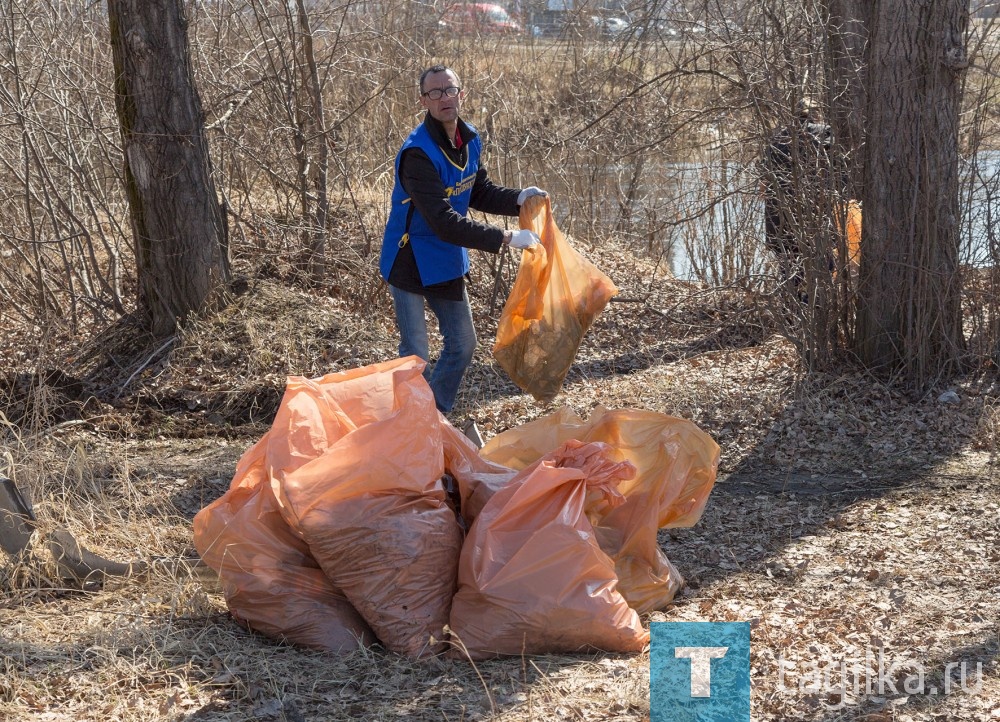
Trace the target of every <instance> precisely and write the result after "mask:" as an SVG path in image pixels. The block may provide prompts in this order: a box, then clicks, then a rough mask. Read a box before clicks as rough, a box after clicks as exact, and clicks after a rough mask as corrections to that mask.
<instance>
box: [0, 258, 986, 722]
mask: <svg viewBox="0 0 1000 722" xmlns="http://www.w3.org/2000/svg"><path fill="white" fill-rule="evenodd" d="M587 250H588V254H589V255H591V257H592V258H594V260H595V262H597V263H598V265H599V266H601V267H602V268H603V269H604V270H605V271H606V272H607V273H608V274H609V275H610V276H611V277H612V278H613V279H614V280H615V282H616V283H617V284H618V285H619V287H620V289H621V293H620V294H619V297H618V299H617V300H616V301H615V302H613V303H612V304H610V305H609V307H608V308H607V310H606V311H605V312H604V313H603V314H602V315H601V316H600V317H599V318H598V320H597V322H596V324H595V326H594V328H593V329H592V330H591V333H590V334H589V335H588V337H587V339H586V340H585V343H584V346H583V348H581V350H580V353H579V355H578V357H577V362H576V364H575V365H574V367H573V369H572V370H571V372H570V374H569V377H568V378H567V381H566V384H565V387H564V391H563V393H562V394H560V396H559V397H558V398H557V399H556V400H555V401H554V402H553V403H552V404H547V405H540V404H537V403H536V402H535V401H533V400H532V399H531V397H530V396H526V395H523V394H521V393H520V391H519V390H518V389H517V388H516V387H515V386H514V385H513V384H512V383H511V382H510V381H509V379H507V378H506V376H505V374H504V373H503V371H502V370H500V369H499V368H498V367H497V366H496V365H495V364H494V363H493V362H492V360H491V358H490V354H489V346H490V343H491V341H492V336H493V334H494V333H495V320H494V318H495V313H494V314H491V313H490V308H489V299H490V296H491V291H492V287H491V285H490V282H489V281H488V280H487V278H488V274H487V273H486V271H485V270H483V268H484V267H483V264H482V263H479V264H478V265H477V266H476V268H477V269H479V270H478V272H477V273H478V275H476V276H474V279H473V281H474V282H473V286H472V288H473V295H474V307H475V311H476V321H477V327H478V329H479V332H480V341H481V343H480V349H479V352H478V354H477V357H476V360H475V362H474V365H473V368H472V370H471V371H470V374H469V376H468V378H467V379H466V382H465V385H464V388H463V394H462V396H461V398H460V400H459V405H458V407H457V408H456V409H455V411H454V412H453V413H452V414H450V418H451V419H452V421H453V422H454V423H456V424H458V423H460V422H463V421H464V420H466V419H467V418H472V419H474V420H475V421H476V423H477V425H478V427H479V429H480V430H481V432H482V434H483V436H484V437H486V438H487V439H488V438H490V437H491V436H493V435H495V434H497V433H499V432H501V431H503V430H506V429H508V428H512V427H514V426H517V425H520V424H522V423H524V422H526V421H528V420H531V419H533V418H537V417H538V416H540V415H543V414H546V413H550V412H552V411H554V410H555V409H556V408H558V407H559V406H562V405H567V406H570V407H571V408H572V409H574V410H575V411H576V412H577V413H579V414H580V415H581V416H584V417H587V416H589V414H590V413H591V411H592V410H593V409H594V408H595V407H597V406H603V407H605V408H612V409H615V408H643V409H650V410H655V411H659V412H662V413H665V414H668V415H672V416H677V417H680V418H685V419H689V420H691V421H693V422H695V423H696V424H697V425H698V426H699V427H700V428H702V429H703V430H704V431H706V432H707V433H709V434H710V435H711V436H712V437H713V438H714V439H715V440H716V441H717V442H718V443H719V445H720V446H721V448H722V456H721V461H720V467H719V475H718V480H717V483H716V485H715V488H714V490H713V492H712V495H711V497H710V499H709V502H708V505H707V507H706V511H705V513H704V515H703V517H702V518H701V520H700V521H699V522H698V523H697V524H696V525H695V526H694V527H692V528H689V529H675V530H670V531H661V532H660V541H661V543H662V547H663V549H664V551H665V553H666V554H667V556H668V557H669V558H670V559H671V561H672V562H673V563H674V564H675V565H676V566H677V568H678V569H679V570H680V571H681V573H682V574H683V575H684V577H685V578H686V580H687V585H686V586H685V587H684V588H683V589H682V591H681V592H680V593H679V594H678V596H677V598H676V600H675V603H674V604H673V605H672V606H670V607H669V608H667V609H664V610H662V611H658V612H654V613H652V614H651V615H648V616H647V617H646V618H645V619H644V620H643V621H644V623H647V624H648V623H654V622H660V621H748V622H750V624H751V628H752V648H751V679H752V718H753V719H754V720H810V721H816V722H818V721H820V720H823V721H825V722H834V721H838V720H851V721H857V722H861V721H862V720H864V721H865V722H888V721H890V720H899V721H903V720H926V721H931V720H947V721H949V722H952V721H955V722H960V721H968V722H982V721H986V720H990V719H1000V675H998V668H997V666H998V659H997V657H998V652H1000V627H998V621H997V620H998V618H1000V614H998V612H1000V572H998V569H1000V564H998V562H1000V545H998V538H1000V484H998V478H1000V477H998V473H997V468H996V464H995V462H996V459H995V457H994V450H995V442H996V437H997V431H998V428H1000V427H998V422H997V411H996V410H997V402H996V399H997V386H996V378H995V375H993V373H992V372H990V373H970V374H969V375H968V376H966V377H963V378H960V379H956V380H953V381H952V382H950V383H949V384H948V385H947V386H941V387H940V388H934V389H931V390H929V391H927V392H926V393H924V394H922V395H919V396H918V395H914V394H911V393H907V392H905V391H903V390H901V389H898V388H896V387H894V386H892V385H889V384H885V383H882V382H880V381H878V380H876V379H874V378H871V377H869V376H868V375H866V374H864V373H862V372H859V371H856V370H851V368H850V367H848V366H846V365H845V366H844V367H843V369H842V370H840V371H837V372H827V373H823V374H813V375H805V374H803V372H802V370H801V368H800V365H799V363H798V362H797V359H796V355H795V353H794V349H793V347H792V346H791V345H790V344H789V342H788V341H787V340H786V339H784V338H782V336H781V335H780V334H778V333H776V331H775V329H774V328H773V327H772V326H771V325H770V323H769V322H768V320H767V314H766V313H764V312H763V311H762V310H760V309H758V308H756V307H755V305H754V304H753V303H751V302H750V301H748V299H746V298H744V297H742V296H741V295H740V294H738V293H734V292H726V293H722V292H709V291H706V290H704V289H699V288H696V287H692V286H690V285H685V284H680V283H678V282H676V281H673V280H671V279H669V278H665V277H663V276H662V275H661V272H660V268H659V267H658V266H657V265H656V264H655V263H653V262H652V261H649V260H647V259H642V258H636V257H633V256H631V255H629V254H625V253H622V252H621V251H620V250H615V249H587ZM345 289H349V290H345ZM331 294H332V295H326V294H321V293H315V292H307V291H304V290H300V289H297V288H296V286H295V285H294V284H293V283H291V282H289V280H288V279H287V278H275V277H270V278H265V277H262V276H255V277H252V278H249V279H248V280H247V283H246V290H245V292H244V293H242V294H241V295H240V296H238V297H237V298H236V299H235V301H234V303H233V304H232V305H231V306H230V307H229V308H228V309H226V310H224V311H222V312H220V313H218V314H216V315H214V316H211V317H208V318H206V319H203V320H201V321H198V322H195V323H191V324H189V326H188V327H187V328H186V329H185V330H184V332H183V333H182V334H180V335H179V336H178V337H176V338H175V339H174V340H173V341H172V342H170V343H168V344H164V343H163V342H162V341H159V342H154V341H152V340H148V339H143V338H141V337H138V336H137V335H136V334H135V332H134V328H132V327H130V326H129V325H128V324H127V323H123V324H120V325H119V326H118V327H116V328H113V329H109V330H107V331H105V333H104V334H103V335H102V336H101V337H99V338H97V339H92V340H90V341H88V342H86V343H83V344H79V345H75V344H72V343H66V344H61V343H57V342H55V341H53V342H48V341H46V344H47V345H46V346H45V347H44V348H41V346H42V344H40V343H39V342H38V341H37V338H34V337H33V336H32V333H31V332H30V330H29V331H25V332H21V331H18V330H17V329H11V330H10V332H9V333H5V334H4V336H3V338H4V346H5V348H4V354H5V356H4V358H6V359H7V360H8V362H7V364H5V366H4V368H3V369H0V373H2V374H4V376H3V378H4V380H5V381H4V386H3V388H4V390H5V393H6V395H7V401H6V405H5V417H6V418H7V419H8V420H9V422H8V423H7V424H6V425H5V426H4V428H5V429H6V431H5V432H4V434H5V435H4V436H0V457H2V458H4V460H5V466H6V467H7V468H8V469H9V471H8V474H9V475H11V476H13V477H14V478H15V479H16V480H17V481H18V483H19V485H20V486H21V487H22V488H24V489H25V490H26V491H27V492H29V493H30V494H31V496H32V498H33V500H34V511H35V513H36V515H37V517H38V519H39V525H40V526H41V527H42V529H43V531H44V530H45V529H48V528H51V527H52V526H55V525H63V526H66V527H68V528H69V529H71V530H72V531H73V532H74V533H75V534H76V535H77V537H78V538H79V539H80V540H81V541H82V542H83V543H84V544H86V545H87V546H89V547H90V548H92V549H93V550H94V551H96V552H98V553H101V554H103V555H105V556H108V557H110V558H113V559H120V560H127V559H133V558H136V559H142V560H145V561H148V562H153V564H152V567H151V571H150V572H148V573H147V574H145V575H143V576H141V577H135V578H128V579H121V580H115V581H113V582H110V583H108V584H107V585H105V586H104V588H97V589H91V590H86V591H78V590H74V589H71V588H70V585H67V584H65V583H63V582H61V581H60V580H59V579H58V578H57V577H56V576H55V575H54V574H53V573H52V569H51V564H50V563H49V560H46V558H45V557H44V554H42V553H41V551H37V552H36V553H35V554H33V555H32V557H31V558H29V559H27V560H25V561H24V562H23V563H22V564H20V565H14V564H12V563H7V564H6V566H5V567H4V571H3V573H2V575H0V582H2V586H0V591H2V597H0V602H2V603H0V651H2V660H3V662H2V663H3V673H2V674H0V717H2V718H3V719H10V720H112V719H114V720H206V721H207V720H220V721H221V720H249V719H258V720H282V719H283V720H292V721H297V720H390V719H414V720H449V721H451V720H486V719H491V720H505V721H510V722H516V721H521V720H562V719H565V720H615V721H622V722H624V721H625V720H644V719H647V718H649V715H650V705H649V653H648V650H647V651H646V652H644V653H641V654H637V655H610V654H586V655H547V656H534V657H523V658H512V659H502V660H496V661H490V662H482V663H478V664H475V665H473V664H471V663H469V662H466V661H459V660H453V659H434V660H429V661H420V662H417V661H413V660H409V659H405V658H402V657H399V656H396V655H394V654H391V653H387V652H385V651H383V650H381V649H379V648H371V649H366V650H362V651H360V652H357V653H354V654H350V655H344V656H337V655H332V654H328V653H321V652H316V651H310V650H304V649H300V648H295V647H290V646H286V645H282V644H278V643H276V642H274V641H272V640H269V639H266V638H264V637H262V636H259V635H257V634H255V633H252V632H250V631H247V630H245V629H243V628H242V627H240V626H239V625H237V624H236V623H235V622H234V620H233V619H232V617H231V616H230V615H229V614H228V612H227V609H226V605H225V600H224V598H223V597H222V595H221V594H220V592H219V588H218V585H217V584H216V583H215V581H214V580H213V579H212V577H211V575H210V574H206V573H205V572H204V570H202V569H199V568H197V567H195V566H193V565H192V564H190V562H192V561H193V558H194V555H195V553H194V548H193V543H192V529H191V521H192V519H193V517H194V515H195V513H196V512H197V511H198V510H199V509H201V508H202V507H203V506H204V505H205V504H207V503H208V502H210V501H212V500H213V499H215V498H217V497H218V496H220V495H221V494H222V493H223V492H224V491H225V489H226V488H227V486H228V484H229V481H230V479H231V478H232V476H233V472H234V469H235V466H236V463H237V461H238V459H239V457H240V456H241V454H242V453H243V452H244V451H245V450H246V449H247V448H248V447H249V446H250V445H251V444H252V443H254V442H255V441H256V440H257V439H258V438H260V436H261V435H262V434H263V433H264V432H265V431H266V430H267V428H268V426H269V423H270V419H271V416H272V415H273V413H274V410H275V408H276V405H277V402H278V399H279V398H280V393H281V390H282V388H283V383H284V378H285V376H286V375H287V374H301V375H305V376H318V375H321V374H324V373H327V372H330V371H335V370H342V369H347V368H352V367H355V366H359V365H364V364H367V363H371V362H375V361H381V360H385V359H388V358H392V357H393V356H394V355H395V349H394V345H395V340H394V329H393V325H392V319H391V315H390V313H389V310H388V309H389V304H388V295H387V294H386V293H385V291H384V289H381V288H379V287H378V286H377V285H376V284H374V283H371V282H368V281H365V282H358V283H355V284H354V285H353V286H351V285H350V284H347V283H343V284H340V285H338V286H337V288H336V289H334V290H333V291H331ZM372 309H375V311H374V312H373V310H372ZM35 336H37V332H35ZM26 348H27V349H40V350H38V351H32V352H31V353H30V354H24V353H23V350H24V349H26ZM19 354H21V355H20V360H19V361H18V359H19ZM56 370H58V371H59V372H61V373H62V374H64V375H59V373H56ZM0 468H3V465H0ZM178 560H187V561H186V562H185V561H178ZM7 562H11V560H7ZM963 665H964V666H963ZM963 669H964V670H965V673H964V675H963ZM845 671H846V677H845V675H844V672H845ZM824 673H825V676H824Z"/></svg>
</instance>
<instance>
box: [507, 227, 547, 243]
mask: <svg viewBox="0 0 1000 722" xmlns="http://www.w3.org/2000/svg"><path fill="white" fill-rule="evenodd" d="M540 240H542V239H541V238H539V237H538V236H537V235H535V232H534V231H528V230H524V229H522V230H520V231H513V232H512V233H511V234H510V240H509V241H507V244H508V245H509V246H510V247H511V248H531V247H532V246H533V245H535V244H536V243H538V242H539V241H540Z"/></svg>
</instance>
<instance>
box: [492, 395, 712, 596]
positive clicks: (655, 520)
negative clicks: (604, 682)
mask: <svg viewBox="0 0 1000 722" xmlns="http://www.w3.org/2000/svg"><path fill="white" fill-rule="evenodd" d="M569 439H577V440H579V441H582V442H603V443H606V444H608V445H609V446H610V447H611V448H613V449H614V450H615V453H616V458H618V459H620V460H623V461H628V462H630V463H631V464H632V465H633V466H635V468H636V475H635V477H634V478H632V479H629V480H627V481H623V482H622V483H621V484H620V485H619V487H618V491H619V492H621V494H622V495H623V496H624V497H625V503H623V504H621V505H619V506H612V505H610V504H608V503H607V502H606V501H605V500H604V499H603V498H602V497H601V496H600V495H591V497H590V498H589V499H588V502H587V515H588V517H589V518H590V521H591V524H592V525H593V527H594V530H595V532H596V534H597V539H598V542H599V543H600V545H601V549H603V550H604V551H605V552H606V553H607V554H608V555H609V556H610V557H611V558H612V559H614V562H615V570H616V573H617V575H618V590H619V591H620V592H621V594H622V596H623V597H624V598H625V599H626V601H627V602H628V604H629V606H631V607H632V608H633V609H635V610H636V611H638V612H639V613H640V614H644V613H646V612H650V611H653V610H654V609H662V608H663V607H665V606H666V605H668V604H669V603H670V602H671V601H672V600H673V598H674V595H675V594H676V593H677V591H678V590H679V589H680V587H681V586H682V585H683V583H684V580H683V578H682V577H681V575H680V574H679V573H678V571H677V569H676V568H675V567H674V566H673V565H672V564H671V563H670V561H669V560H668V559H667V557H666V555H665V554H664V553H663V551H662V550H661V549H660V546H659V543H658V542H657V538H656V532H657V530H658V529H663V528H671V527H675V528H676V527H690V526H693V525H694V524H695V523H696V522H697V521H698V519H699V518H700V517H701V514H702V512H703V511H704V508H705V504H706V503H707V501H708V496H709V494H710V493H711V490H712V486H713V485H714V484H715V477H716V472H717V470H718V464H719V452H720V449H719V446H718V444H716V443H715V441H713V440H712V438H711V437H710V436H708V434H706V433H704V432H703V431H701V430H700V429H698V427H697V426H695V425H694V424H693V423H691V422H690V421H685V420H683V419H677V418H674V417H670V416H667V415H665V414H660V413H657V412H654V411H643V410H633V409H621V410H614V411H608V410H605V409H602V408H600V407H598V408H596V409H595V410H594V411H593V413H592V414H591V417H590V419H589V421H583V420H582V419H581V418H580V417H579V416H577V415H576V414H574V413H573V412H572V411H571V410H569V409H567V408H561V409H559V410H558V411H556V412H555V413H553V414H549V415H547V416H543V417H541V418H538V419H536V420H534V421H532V422H529V423H527V424H524V425H522V426H519V427H517V428H514V429H510V430H508V431H505V432H503V433H502V434H498V435H497V436H495V437H493V438H492V439H491V440H490V441H489V442H487V443H486V445H485V446H484V447H483V449H482V451H481V452H480V453H481V454H482V456H483V457H484V458H486V459H489V460H490V461H493V462H494V463H497V464H501V465H504V466H509V467H511V468H513V469H523V468H525V467H526V466H527V465H529V464H532V463H534V462H536V461H537V460H538V459H539V458H541V457H543V456H544V455H545V454H548V453H550V452H551V451H552V450H553V449H555V448H556V447H557V446H559V445H560V444H562V443H564V442H566V441H567V440H569Z"/></svg>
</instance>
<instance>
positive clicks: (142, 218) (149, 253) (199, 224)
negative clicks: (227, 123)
mask: <svg viewBox="0 0 1000 722" xmlns="http://www.w3.org/2000/svg"><path fill="white" fill-rule="evenodd" d="M108 20H109V22H110V29H111V47H112V51H113V57H114V71H115V105H116V107H117V110H118V119H119V122H120V124H121V133H122V143H123V148H124V155H125V183H126V192H127V197H128V202H129V207H130V210H131V222H132V233H133V236H134V239H133V242H134V245H135V257H136V271H137V274H138V281H139V306H140V308H142V309H143V310H144V311H145V313H146V314H147V318H148V321H149V325H150V329H151V330H152V332H153V333H154V334H155V335H157V336H165V335H169V334H171V333H173V332H174V330H175V329H176V325H177V322H178V321H183V320H184V319H185V318H186V317H187V316H188V315H189V314H190V313H192V312H199V311H201V310H203V309H205V308H207V307H210V306H213V305H216V304H218V303H221V302H222V301H223V299H224V296H225V289H226V286H227V284H228V282H229V280H230V268H229V253H228V242H227V238H226V225H225V218H224V215H223V211H222V208H221V206H220V205H219V202H218V199H217V196H216V192H215V186H214V183H213V181H212V175H211V166H210V162H209V156H208V144H207V142H206V140H205V134H204V126H203V118H202V111H201V101H200V99H199V98H198V94H197V92H196V90H195V87H194V78H193V74H192V70H191V63H190V56H189V49H188V39H187V20H186V18H185V17H184V13H183V9H182V2H181V0H108Z"/></svg>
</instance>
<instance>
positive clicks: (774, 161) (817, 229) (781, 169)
mask: <svg viewBox="0 0 1000 722" xmlns="http://www.w3.org/2000/svg"><path fill="white" fill-rule="evenodd" d="M832 144H833V133H832V132H831V130H830V126H828V125H823V124H821V123H817V122H815V111H814V109H813V108H812V106H811V105H809V103H808V102H803V103H801V104H800V105H799V107H798V112H797V114H796V118H795V119H794V121H793V122H792V123H791V125H789V126H787V127H783V128H779V129H778V131H777V132H775V133H774V135H773V136H772V137H771V140H770V142H769V144H768V146H767V148H766V149H765V151H764V157H763V159H762V162H761V171H762V173H761V175H762V181H761V190H762V192H763V194H764V233H765V239H766V243H767V247H768V250H770V251H771V252H772V253H773V254H774V255H775V257H776V259H777V261H778V265H779V268H780V270H781V275H782V277H783V278H784V280H786V281H789V282H791V284H792V286H793V288H794V289H795V290H796V292H799V286H800V285H801V283H802V280H803V268H802V264H803V260H804V256H805V255H806V254H807V253H809V252H811V251H815V250H816V248H815V246H816V244H817V243H818V242H819V241H820V237H821V236H823V233H824V225H825V223H826V219H827V218H829V216H830V212H829V209H831V208H832V207H833V201H834V199H833V198H830V197H824V195H826V196H829V194H830V192H831V191H832V188H831V159H830V155H829V151H830V147H831V145H832ZM828 250H829V251H832V249H828Z"/></svg>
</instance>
